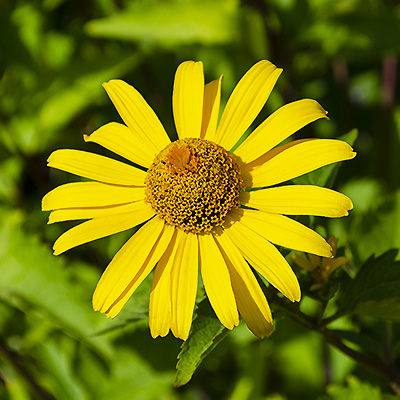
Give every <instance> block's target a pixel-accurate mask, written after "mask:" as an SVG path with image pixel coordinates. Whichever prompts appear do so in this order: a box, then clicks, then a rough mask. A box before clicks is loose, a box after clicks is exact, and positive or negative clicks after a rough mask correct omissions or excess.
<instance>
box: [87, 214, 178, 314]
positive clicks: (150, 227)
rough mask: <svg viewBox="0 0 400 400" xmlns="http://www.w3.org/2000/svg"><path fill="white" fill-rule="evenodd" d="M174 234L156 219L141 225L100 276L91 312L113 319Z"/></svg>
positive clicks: (170, 228) (168, 227)
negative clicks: (102, 313) (105, 314)
mask: <svg viewBox="0 0 400 400" xmlns="http://www.w3.org/2000/svg"><path fill="white" fill-rule="evenodd" d="M173 233H174V228H172V227H170V226H168V225H165V224H164V221H162V220H161V219H160V218H158V217H157V216H156V217H154V218H153V219H151V220H150V221H149V222H147V223H146V224H145V225H143V226H142V227H141V228H140V229H139V230H138V231H137V232H136V233H135V235H134V236H132V237H131V238H130V239H129V240H128V241H127V242H126V243H125V244H124V245H123V246H122V248H121V249H120V250H119V251H118V252H117V254H116V255H115V256H114V258H113V259H112V261H111V263H110V264H109V265H108V267H107V268H106V270H105V271H104V273H103V275H102V276H101V278H100V280H99V282H98V284H97V286H96V290H95V291H94V294H93V308H94V310H95V311H101V312H104V313H107V316H108V317H111V318H114V317H115V316H116V315H117V314H118V313H119V311H120V310H121V309H122V307H123V306H124V304H125V303H126V302H127V300H128V299H129V297H130V296H131V295H132V294H133V292H134V291H135V290H136V289H137V287H138V286H139V285H140V284H141V283H142V282H143V280H144V279H145V278H146V276H147V275H148V274H149V273H150V272H151V270H152V269H153V268H154V266H155V265H156V263H157V262H158V260H159V259H160V258H161V256H162V255H163V254H164V252H165V251H166V248H167V247H168V245H169V243H170V241H171V238H172V235H173Z"/></svg>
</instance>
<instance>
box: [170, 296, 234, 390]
mask: <svg viewBox="0 0 400 400" xmlns="http://www.w3.org/2000/svg"><path fill="white" fill-rule="evenodd" d="M227 333H228V330H227V329H226V328H224V326H223V325H221V323H220V322H219V321H218V319H217V318H216V317H215V313H214V311H213V310H212V308H211V306H210V303H209V302H208V300H207V299H204V300H203V301H202V302H201V303H200V304H199V305H198V307H197V309H196V311H195V317H194V319H193V324H192V329H191V331H190V336H189V338H188V340H186V341H185V342H184V343H183V345H182V351H181V352H180V353H179V355H178V360H179V361H178V364H177V365H176V369H177V372H176V375H175V379H174V386H175V387H179V386H182V385H185V384H186V383H188V382H189V380H190V378H191V377H192V375H193V374H194V372H195V370H196V369H197V368H198V366H199V365H200V363H201V361H202V360H203V359H204V357H206V356H207V354H209V353H210V352H211V351H212V350H213V349H214V347H215V346H217V345H218V344H219V342H220V341H221V340H222V339H224V337H225V336H226V334H227Z"/></svg>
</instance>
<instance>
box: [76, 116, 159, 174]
mask: <svg viewBox="0 0 400 400" xmlns="http://www.w3.org/2000/svg"><path fill="white" fill-rule="evenodd" d="M83 138H84V140H85V142H93V143H97V144H99V145H100V146H103V147H104V148H106V149H108V150H110V151H112V152H114V153H116V154H119V155H120V156H122V157H124V158H126V159H127V160H129V161H133V162H134V163H136V164H139V165H142V166H143V167H146V168H148V167H150V165H151V163H152V162H153V160H154V158H155V156H156V155H157V154H156V153H154V149H153V146H149V145H148V142H147V141H146V140H144V139H143V137H142V136H140V135H138V134H137V133H136V132H134V131H133V130H132V129H130V128H128V127H127V126H126V125H123V124H119V123H117V122H110V123H109V124H106V125H103V126H102V127H100V128H99V129H97V130H96V131H94V132H93V133H92V134H90V135H84V136H83Z"/></svg>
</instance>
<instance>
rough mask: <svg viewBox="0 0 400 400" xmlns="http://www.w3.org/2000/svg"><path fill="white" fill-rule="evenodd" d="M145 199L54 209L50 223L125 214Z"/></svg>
mask: <svg viewBox="0 0 400 400" xmlns="http://www.w3.org/2000/svg"><path fill="white" fill-rule="evenodd" d="M145 205H146V204H145V202H144V200H138V201H135V202H133V203H128V204H122V205H119V206H108V207H87V208H63V209H59V210H54V211H52V212H51V213H50V215H49V220H48V222H47V223H48V224H53V223H55V222H62V221H75V220H80V219H92V218H99V217H105V216H106V215H116V214H123V213H127V212H135V211H137V210H140V209H142V208H143V207H144V206H145Z"/></svg>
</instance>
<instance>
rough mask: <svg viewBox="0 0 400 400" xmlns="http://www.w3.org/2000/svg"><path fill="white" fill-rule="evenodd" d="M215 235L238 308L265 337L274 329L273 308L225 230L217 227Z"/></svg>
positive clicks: (251, 325) (249, 326)
mask: <svg viewBox="0 0 400 400" xmlns="http://www.w3.org/2000/svg"><path fill="white" fill-rule="evenodd" d="M215 232H216V235H215V236H214V237H215V239H216V241H217V243H218V245H219V247H220V251H221V254H222V256H223V257H224V260H225V262H226V265H227V267H228V270H229V274H230V276H231V282H232V287H233V292H234V294H235V298H236V302H237V305H238V309H239V312H240V314H241V315H242V317H243V318H244V320H245V321H246V324H247V326H248V328H249V329H250V330H251V331H252V332H253V333H254V334H255V335H256V336H258V337H260V338H263V337H264V336H265V335H269V334H271V333H272V331H273V321H272V315H271V310H270V308H269V305H268V302H267V299H266V298H265V295H264V293H263V291H262V290H261V287H260V285H259V284H258V282H257V279H256V278H255V276H254V274H253V272H252V271H251V269H250V267H249V265H248V264H247V263H246V261H245V260H244V258H243V256H242V255H241V254H240V252H239V250H238V248H237V247H236V246H235V245H234V244H233V243H232V241H231V240H230V239H229V237H228V236H227V235H224V233H223V230H222V229H221V228H220V227H218V228H216V229H215Z"/></svg>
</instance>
